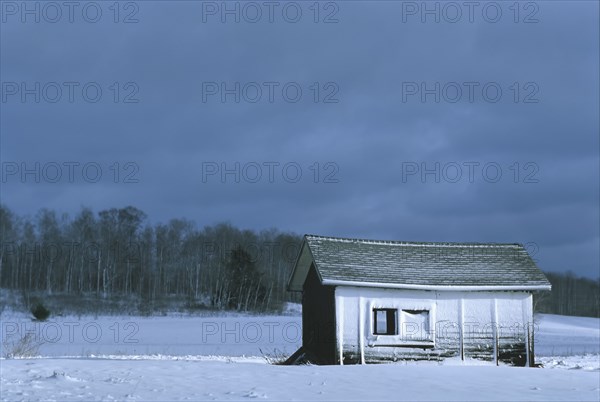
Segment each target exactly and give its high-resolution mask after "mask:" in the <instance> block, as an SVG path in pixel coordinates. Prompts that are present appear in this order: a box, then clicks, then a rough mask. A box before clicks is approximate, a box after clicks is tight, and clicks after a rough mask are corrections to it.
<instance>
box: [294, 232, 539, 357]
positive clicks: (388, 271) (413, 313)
mask: <svg viewBox="0 0 600 402" xmlns="http://www.w3.org/2000/svg"><path fill="white" fill-rule="evenodd" d="M288 288H289V290H291V291H298V292H302V327H303V330H302V331H303V333H302V344H303V346H302V348H301V349H300V350H299V351H298V352H296V353H295V354H294V355H293V356H292V357H291V358H290V362H291V363H293V362H299V361H311V362H313V363H319V364H357V363H375V362H383V361H397V360H442V359H445V358H457V359H462V360H465V361H468V360H470V359H477V360H486V361H490V362H493V363H496V364H498V363H500V362H503V363H508V364H512V365H518V366H533V365H534V355H533V339H534V323H533V296H532V293H533V292H535V291H544V290H550V283H549V282H548V280H547V279H546V277H545V276H544V274H543V273H542V272H541V271H540V270H539V268H538V267H537V266H536V264H535V262H534V261H533V260H532V259H531V257H530V256H529V254H528V253H527V251H526V250H525V248H524V247H523V246H522V245H520V244H480V243H415V242H397V241H375V240H360V239H344V238H332V237H321V236H313V235H306V236H304V242H303V245H302V248H301V251H300V254H299V256H298V259H297V261H296V265H295V267H294V270H293V272H292V275H291V278H290V281H289V284H288Z"/></svg>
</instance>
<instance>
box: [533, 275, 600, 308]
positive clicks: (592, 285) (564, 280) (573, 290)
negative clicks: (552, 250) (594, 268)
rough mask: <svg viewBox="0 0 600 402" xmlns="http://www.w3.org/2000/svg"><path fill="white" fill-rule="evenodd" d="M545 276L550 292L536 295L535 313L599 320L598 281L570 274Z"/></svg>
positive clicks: (599, 299)
mask: <svg viewBox="0 0 600 402" xmlns="http://www.w3.org/2000/svg"><path fill="white" fill-rule="evenodd" d="M545 275H546V277H547V278H548V280H549V281H550V283H551V284H552V291H551V292H542V293H540V294H538V295H536V311H538V312H540V313H550V314H561V315H577V316H584V317H599V318H600V279H596V280H593V279H588V278H582V277H578V276H576V275H575V274H573V273H572V272H567V273H554V272H545Z"/></svg>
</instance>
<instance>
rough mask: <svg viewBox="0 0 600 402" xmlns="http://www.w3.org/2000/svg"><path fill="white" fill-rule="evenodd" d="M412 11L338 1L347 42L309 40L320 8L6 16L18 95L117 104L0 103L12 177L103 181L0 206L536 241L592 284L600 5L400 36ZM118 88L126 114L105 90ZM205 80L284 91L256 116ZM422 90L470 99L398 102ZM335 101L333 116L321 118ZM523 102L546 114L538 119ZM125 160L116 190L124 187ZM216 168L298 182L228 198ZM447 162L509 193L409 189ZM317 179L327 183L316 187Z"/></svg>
mask: <svg viewBox="0 0 600 402" xmlns="http://www.w3.org/2000/svg"><path fill="white" fill-rule="evenodd" d="M403 3H406V2H398V3H393V2H378V3H376V4H373V3H367V2H346V3H345V2H337V3H336V4H337V5H338V6H339V12H338V13H337V14H336V17H337V18H338V19H339V22H338V23H336V24H323V23H314V22H313V20H312V18H313V15H312V14H311V11H310V10H309V9H308V6H309V3H298V4H300V5H301V7H302V9H303V12H304V14H303V18H302V20H301V21H300V22H298V23H296V24H291V23H286V22H285V21H284V20H282V19H281V18H276V20H275V22H274V23H268V22H266V21H265V20H264V19H263V20H262V21H261V22H259V23H257V24H251V23H246V22H243V21H242V22H240V23H239V24H238V23H231V22H230V23H225V24H223V23H220V22H219V20H218V18H216V17H215V18H213V17H210V18H209V19H208V23H203V22H202V2H176V3H166V2H143V1H141V2H137V4H138V5H139V13H138V14H137V18H138V19H139V22H138V23H136V24H115V23H113V22H112V20H111V18H112V15H111V14H110V13H108V11H107V10H104V11H105V14H103V19H102V20H101V21H100V22H99V23H97V24H90V23H86V22H85V21H82V20H81V19H80V20H77V21H76V22H74V23H72V24H71V23H68V22H65V21H60V22H58V23H56V24H50V23H44V22H41V23H39V24H36V23H21V22H20V21H19V20H18V18H13V16H5V17H6V18H7V20H6V22H3V23H2V24H1V27H0V29H1V34H2V35H1V38H0V44H1V51H0V52H1V57H2V59H1V61H0V64H1V76H2V77H1V78H2V82H3V83H4V84H5V83H6V82H17V83H20V82H27V83H28V84H31V85H33V84H32V83H34V82H40V83H42V85H43V84H44V83H48V82H58V83H64V82H70V81H76V82H79V83H81V85H80V87H81V86H83V85H84V84H85V83H88V82H95V83H97V84H98V85H99V86H100V87H101V88H102V90H103V93H102V98H101V99H100V101H99V102H98V103H90V102H87V101H86V100H85V99H83V98H82V97H81V96H77V97H76V98H75V100H74V102H72V103H71V102H68V101H65V100H64V98H63V100H61V101H60V102H57V103H48V102H46V101H44V99H42V101H41V102H40V103H35V102H33V101H31V97H29V98H28V100H27V102H25V103H22V102H20V101H19V97H18V95H17V96H12V97H10V98H9V99H7V101H6V102H4V101H3V102H2V104H1V106H2V112H1V121H0V129H1V134H2V136H1V149H0V156H1V159H2V161H3V163H6V162H14V161H16V162H18V163H21V162H26V163H27V164H28V166H32V165H33V163H35V162H40V163H41V164H42V165H44V164H46V163H48V162H58V163H63V162H68V161H76V162H79V163H80V164H81V165H84V164H86V163H90V162H93V163H98V164H99V165H101V166H102V169H103V171H102V178H101V180H100V181H99V182H98V183H90V182H88V181H86V180H85V179H84V178H82V177H81V175H79V176H76V178H75V180H74V181H73V182H67V181H66V180H62V181H60V182H59V183H49V182H47V181H46V180H43V178H42V180H41V183H35V182H34V181H33V180H32V179H31V177H29V178H28V179H27V180H26V181H25V183H22V182H21V181H20V180H19V179H18V178H16V177H14V176H13V177H10V178H8V179H7V180H5V181H4V182H3V183H2V202H3V203H4V204H6V205H7V206H8V207H9V208H11V209H13V210H14V211H15V212H17V213H20V214H33V213H35V212H36V211H37V210H38V209H39V208H41V207H49V208H54V209H57V210H60V211H66V212H71V213H74V212H76V211H77V210H78V209H79V208H80V206H81V205H86V206H91V207H93V208H95V209H96V210H100V209H103V208H108V207H112V206H123V205H126V204H133V205H136V206H138V207H139V208H142V209H143V210H145V212H147V213H148V215H149V216H150V218H151V219H152V220H154V221H157V220H158V221H164V220H167V219H170V218H172V217H187V218H189V219H193V220H195V221H197V222H198V223H199V224H211V223H215V222H219V221H224V220H225V221H230V222H231V223H233V224H236V225H239V226H242V227H250V228H268V227H273V226H275V227H278V228H281V229H282V230H291V231H295V232H299V233H303V232H310V233H318V234H329V235H342V236H351V237H373V238H389V239H405V240H430V241H502V242H505V241H508V242H522V243H531V242H533V243H536V244H537V245H538V246H539V251H538V252H537V255H536V258H537V259H538V261H539V264H540V266H541V267H542V268H543V269H547V270H567V269H571V270H573V271H575V272H577V273H579V274H582V275H587V276H591V277H597V276H598V273H599V272H598V267H599V266H600V261H599V257H598V254H599V241H600V235H599V228H598V219H599V214H598V201H599V200H598V194H599V193H598V186H599V185H598V183H599V181H600V180H599V155H598V151H599V141H598V140H599V136H598V134H599V131H600V129H599V126H598V110H599V103H598V88H599V86H600V82H599V79H598V71H599V70H600V66H599V63H598V49H599V43H598V42H599V41H598V37H599V33H598V17H597V16H598V5H597V4H596V3H594V2H576V3H567V2H536V3H535V4H537V5H538V7H539V10H538V12H537V13H536V18H538V19H539V22H538V23H534V24H524V23H522V22H519V23H514V22H513V18H514V15H512V14H511V11H510V10H508V9H507V4H508V3H497V4H500V5H501V7H503V16H502V18H501V20H500V21H499V22H498V23H489V22H486V21H485V20H484V19H483V18H482V17H481V15H480V14H477V13H476V14H475V22H474V23H469V22H468V21H467V20H466V19H465V18H466V17H464V18H463V19H462V20H461V21H459V22H457V23H454V24H452V23H447V22H444V21H443V19H442V22H440V23H435V22H432V20H431V19H429V20H428V22H427V23H421V22H420V19H419V17H418V16H407V22H406V23H403V22H402V4H403ZM18 4H20V3H18ZM100 4H103V3H100ZM107 4H108V3H107ZM219 4H220V3H219ZM231 4H233V3H231ZM240 4H241V3H240ZM282 4H283V3H282ZM311 4H312V3H311ZM416 4H421V2H418V3H416ZM429 4H434V3H429ZM440 4H441V5H443V4H444V3H440ZM481 4H484V3H483V2H482V3H481ZM325 11H330V10H321V12H322V13H321V15H320V19H322V18H323V12H325ZM526 11H531V10H521V14H520V15H519V19H520V20H522V19H523V18H524V15H525V12H526ZM104 17H106V18H104ZM121 18H122V15H121ZM115 82H118V83H119V88H120V89H119V91H120V92H119V102H118V103H114V102H113V96H114V90H111V89H110V87H111V85H113V83H115ZM128 82H132V83H135V85H136V86H137V88H139V92H137V93H136V94H135V95H134V98H135V99H139V102H138V103H123V102H122V101H123V99H124V97H125V96H126V95H128V94H131V92H130V89H131V88H129V89H125V88H124V86H125V85H126V83H128ZM203 82H204V83H205V82H215V83H217V84H219V83H221V82H227V84H228V86H229V87H230V88H231V87H233V85H234V83H235V82H239V83H240V85H241V86H243V85H244V84H247V83H249V82H255V83H258V85H259V86H261V87H262V88H263V89H265V86H264V83H265V82H278V83H280V84H279V86H278V87H277V89H276V91H275V99H274V101H273V102H272V103H271V102H269V101H268V99H267V94H266V92H265V91H263V97H262V98H261V101H259V102H257V103H251V102H247V101H245V100H244V99H241V101H240V102H239V103H236V102H234V101H232V99H233V97H232V96H228V98H227V102H225V103H222V102H220V97H219V95H214V96H210V97H208V99H207V101H206V102H203V92H202V90H203ZM289 82H293V83H297V84H298V85H299V86H300V87H301V88H302V91H303V94H302V98H301V100H300V101H299V102H297V103H290V102H287V101H285V99H284V98H283V97H282V95H281V91H280V88H282V87H283V86H284V85H285V83H289ZM315 82H318V83H319V87H320V90H319V102H317V103H315V102H314V101H313V96H314V89H311V88H314V87H312V85H313V84H314V83H315ZM421 82H425V83H426V85H427V86H428V88H433V87H434V86H435V83H440V86H441V88H443V87H444V85H448V83H457V84H458V86H459V87H461V88H462V89H463V97H462V98H461V99H460V100H459V101H458V102H456V103H451V102H449V101H447V99H445V98H444V96H443V94H441V99H440V102H435V101H434V96H433V95H428V96H427V97H426V102H421V99H420V94H417V95H414V96H408V97H407V99H406V102H403V86H405V85H406V83H416V84H419V85H420V83H421ZM468 82H477V83H478V86H477V87H476V90H475V92H474V94H475V99H474V100H473V102H470V101H469V99H468V97H467V95H466V93H465V92H464V90H465V88H466V87H465V86H464V83H468ZM515 82H517V87H518V89H519V93H518V96H517V98H518V99H517V100H518V102H514V96H515V90H516V89H515V88H516V87H514V86H513V85H514V83H515ZM327 83H334V84H335V86H334V87H331V86H330V87H325V85H327ZM486 83H493V84H494V85H496V86H499V87H500V88H501V89H502V91H503V92H502V96H501V98H500V100H499V101H498V102H497V103H492V102H490V101H489V100H486V99H485V98H484V96H483V95H482V93H481V88H482V87H483V86H485V84H486ZM532 83H533V84H535V87H531V86H527V85H528V84H532ZM3 88H4V87H3ZM332 88H333V90H332ZM511 88H512V89H511ZM532 88H533V89H535V91H533V90H532ZM335 89H339V91H337V92H336V91H335ZM405 89H406V88H405ZM449 89H452V88H451V87H449ZM334 92H335V94H334V95H332V96H333V97H334V98H335V99H338V100H339V102H338V103H323V102H322V101H323V99H324V97H325V96H326V95H331V94H332V93H334ZM77 93H78V92H76V94H77ZM448 94H450V95H449V96H452V92H448V93H447V94H446V95H448ZM532 94H533V95H532ZM528 95H531V97H532V98H533V99H537V100H538V102H537V103H524V102H523V101H524V100H525V98H526V96H528ZM115 162H118V163H119V173H120V176H119V180H118V181H119V182H118V183H114V172H113V171H111V170H110V167H111V166H114V165H113V164H114V163H115ZM126 162H134V163H135V165H136V166H138V167H139V172H136V174H135V178H136V179H139V182H138V183H124V182H123V181H124V175H126V174H127V173H131V171H130V170H127V169H124V164H125V163H126ZM206 162H216V163H218V164H219V165H220V164H221V163H226V164H227V166H229V167H230V168H231V167H233V166H235V163H236V162H239V163H240V166H241V167H242V168H243V167H244V166H248V165H247V164H248V163H258V164H259V165H261V166H264V165H263V164H264V163H267V162H278V163H279V164H280V165H279V167H281V166H283V165H285V164H286V163H290V162H294V163H297V164H298V165H299V166H301V168H302V178H301V180H299V181H298V182H297V183H291V182H289V181H290V180H286V177H283V176H282V175H281V170H280V169H279V168H278V169H277V170H276V176H275V179H274V180H273V182H272V183H270V182H269V181H268V180H267V177H268V174H267V171H266V168H265V170H263V172H262V173H263V176H262V179H261V180H260V181H259V182H258V183H255V184H253V183H248V182H246V181H245V180H244V177H241V180H240V183H236V182H235V180H234V179H233V175H228V176H227V177H226V182H225V183H222V182H221V178H220V175H219V174H216V175H213V176H209V177H207V178H206V179H207V180H205V182H203V175H202V173H203V166H204V167H205V166H206V165H203V163H206ZM327 162H331V163H333V164H335V165H329V166H335V167H338V168H339V171H336V173H335V175H334V178H335V179H337V180H338V181H339V182H338V183H324V182H323V181H324V178H325V176H326V175H327V174H328V173H329V174H330V173H331V172H332V171H333V170H332V169H325V168H324V166H325V164H326V163H327ZM436 162H437V163H440V166H441V168H442V169H443V167H444V166H448V164H453V163H455V164H458V165H460V166H462V167H463V168H464V163H468V162H477V163H478V164H479V165H478V167H483V166H484V165H486V164H490V163H493V164H497V165H498V166H500V167H501V168H502V175H501V178H500V179H499V180H498V182H496V183H494V182H490V180H486V179H489V177H487V176H484V175H482V174H481V171H480V170H479V168H478V170H477V171H476V173H475V176H474V180H473V182H470V181H469V180H468V175H467V171H466V168H464V169H463V171H462V174H463V175H462V178H461V179H460V180H458V181H457V182H456V183H452V182H451V181H449V180H448V178H447V177H444V176H443V175H442V178H441V180H440V182H439V183H438V182H436V181H435V178H434V177H433V175H427V176H426V177H425V180H422V178H421V175H420V173H421V172H420V171H419V172H418V173H416V174H414V175H410V176H407V177H403V173H406V172H405V169H406V167H407V163H409V164H410V163H415V164H417V166H419V168H420V167H421V166H422V165H421V164H422V163H425V164H426V166H427V167H429V168H431V167H434V166H435V163H436ZM515 162H517V163H518V164H519V165H518V168H515V166H516V165H514V164H515ZM315 163H318V171H319V176H318V180H317V181H318V183H314V181H315V180H314V179H315V176H314V174H315V173H314V170H311V169H310V168H311V167H313V169H314V167H315V165H314V164H315ZM527 163H531V164H533V165H528V166H535V169H537V170H535V174H534V175H533V176H532V177H533V178H534V179H536V180H537V181H538V182H537V183H527V182H524V181H525V178H526V177H527V175H528V174H531V173H532V171H533V170H529V169H525V165H526V164H527ZM4 166H6V165H4ZM511 167H513V170H511ZM449 169H450V168H449ZM515 169H516V170H517V172H518V177H516V176H515V173H516V172H515ZM446 173H451V170H447V171H446ZM288 179H289V177H288ZM515 181H516V182H515Z"/></svg>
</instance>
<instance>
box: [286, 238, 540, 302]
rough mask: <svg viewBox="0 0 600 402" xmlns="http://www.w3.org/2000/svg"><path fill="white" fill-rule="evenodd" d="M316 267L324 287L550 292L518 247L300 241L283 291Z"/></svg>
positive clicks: (294, 287)
mask: <svg viewBox="0 0 600 402" xmlns="http://www.w3.org/2000/svg"><path fill="white" fill-rule="evenodd" d="M313 264H314V266H315V268H316V270H317V274H318V276H319V278H320V280H321V283H322V284H324V285H335V286H343V285H346V286H369V287H390V288H406V289H425V290H549V289H550V282H548V280H547V279H546V277H545V276H544V274H543V273H542V272H541V271H540V269H539V268H538V267H537V265H536V264H535V262H534V261H533V260H532V259H531V257H530V256H529V254H528V253H527V251H526V250H525V248H524V247H523V245H521V244H498V243H417V242H401V241H378V240H363V239H345V238H335V237H322V236H315V235H305V236H304V243H303V245H302V249H301V251H300V254H299V256H298V260H297V261H296V265H295V267H294V270H293V272H292V276H291V278H290V281H289V284H288V288H289V290H292V291H301V290H302V286H303V284H304V280H305V279H306V275H307V274H308V271H309V269H310V267H311V265H313Z"/></svg>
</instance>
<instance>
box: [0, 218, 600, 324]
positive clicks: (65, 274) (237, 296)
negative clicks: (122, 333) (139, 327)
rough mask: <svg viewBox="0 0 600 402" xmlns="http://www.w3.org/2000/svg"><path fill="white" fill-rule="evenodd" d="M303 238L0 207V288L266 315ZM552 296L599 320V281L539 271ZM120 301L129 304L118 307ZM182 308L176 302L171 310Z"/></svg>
mask: <svg viewBox="0 0 600 402" xmlns="http://www.w3.org/2000/svg"><path fill="white" fill-rule="evenodd" d="M301 241H302V238H301V237H300V236H298V235H296V234H289V233H281V232H278V231H277V230H276V229H271V230H267V231H261V232H258V233H257V232H255V231H251V230H240V229H237V228H235V227H233V226H231V225H229V224H219V225H215V226H207V227H204V228H198V227H197V225H196V224H195V223H194V222H191V221H188V220H184V219H173V220H171V221H169V222H168V223H167V224H155V225H151V224H150V223H149V222H148V220H147V216H146V214H145V213H144V212H143V211H141V210H139V209H137V208H135V207H132V206H129V207H125V208H111V209H107V210H103V211H100V212H99V213H98V214H94V213H93V212H92V210H90V209H88V208H82V209H81V211H79V213H78V214H76V215H75V216H74V217H70V216H69V215H66V214H65V215H60V216H58V215H57V214H56V213H55V212H54V211H51V210H48V209H42V210H41V211H39V212H38V213H37V215H36V216H35V217H33V218H31V217H19V216H16V215H15V214H13V213H12V212H11V211H10V210H9V209H8V208H7V207H5V206H0V242H1V245H2V247H1V248H0V287H1V288H3V289H11V290H12V291H13V292H14V291H16V292H17V293H18V294H19V295H21V296H22V297H21V298H22V299H23V300H24V302H25V304H27V306H26V307H29V306H28V305H29V304H31V303H32V301H31V299H33V298H37V299H38V300H39V298H40V297H42V298H44V299H45V300H55V301H57V304H59V302H62V303H63V304H64V303H72V304H80V305H81V304H84V303H85V305H83V306H79V307H80V311H86V310H94V309H95V308H96V307H98V306H100V305H110V306H113V307H114V309H121V308H125V309H127V310H129V311H132V304H133V305H134V306H135V308H134V312H140V311H141V312H145V313H149V314H151V313H154V312H156V311H157V310H159V309H160V308H161V306H162V308H165V309H169V308H172V307H173V306H172V305H168V304H166V302H167V301H171V302H173V301H175V302H182V301H183V302H184V303H185V305H186V306H188V307H189V308H198V309H206V308H210V309H234V310H241V311H274V310H277V309H279V308H280V307H281V306H282V303H284V302H286V301H296V302H299V301H300V298H299V295H298V294H295V293H290V292H288V291H287V289H286V285H287V280H288V278H289V276H290V273H291V270H292V268H293V265H294V263H295V259H296V256H297V254H298V251H299V248H300V246H301ZM546 276H547V277H548V279H549V280H550V282H551V283H552V292H542V293H540V294H537V295H536V297H535V309H536V311H538V312H543V313H552V314H563V315H579V316H595V317H600V283H599V281H598V280H592V279H587V278H580V277H577V276H575V275H574V274H572V273H566V274H560V273H546ZM127 301H129V304H127V303H125V302H127ZM179 305H181V304H179Z"/></svg>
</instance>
